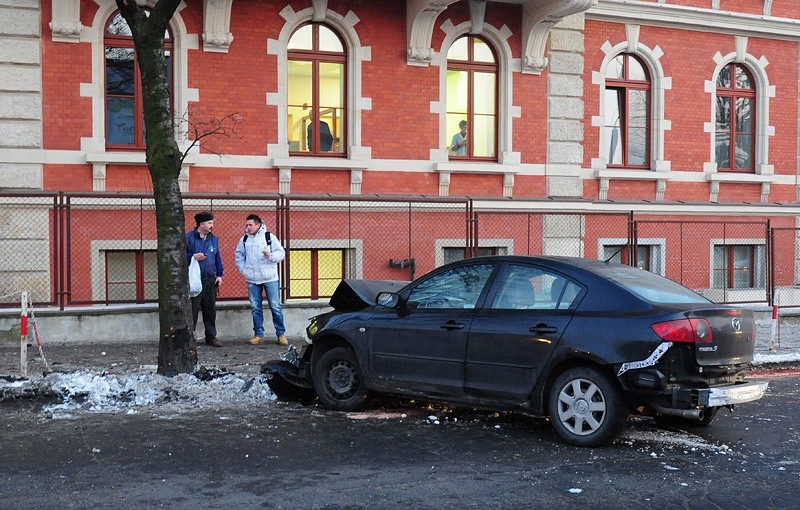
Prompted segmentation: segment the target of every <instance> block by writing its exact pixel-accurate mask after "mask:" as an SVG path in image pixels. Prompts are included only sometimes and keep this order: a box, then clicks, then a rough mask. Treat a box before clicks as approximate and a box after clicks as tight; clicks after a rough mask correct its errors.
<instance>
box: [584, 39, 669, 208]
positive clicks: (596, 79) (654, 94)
mask: <svg viewBox="0 0 800 510" xmlns="http://www.w3.org/2000/svg"><path fill="white" fill-rule="evenodd" d="M625 33H626V40H625V41H622V42H619V43H617V44H615V45H612V44H611V42H610V41H606V42H605V43H604V44H603V46H602V47H601V50H602V51H603V53H605V57H604V58H603V62H602V63H601V64H600V70H599V71H592V84H593V85H596V86H597V88H598V93H599V101H598V105H599V111H598V114H597V115H596V116H592V127H595V128H598V129H599V130H600V133H599V136H598V149H597V150H598V156H599V157H597V158H592V170H593V171H594V176H595V177H596V178H598V179H600V196H599V197H598V198H599V199H600V200H607V198H608V188H609V181H610V180H611V179H627V180H656V181H658V185H657V187H656V197H655V198H656V200H663V199H664V193H665V191H666V181H667V180H669V178H670V177H669V173H670V169H671V166H672V164H671V162H670V161H668V160H666V159H664V138H665V132H666V131H669V130H670V129H672V121H671V120H669V119H665V118H664V104H665V100H664V95H665V91H666V90H670V89H672V77H669V76H664V68H663V67H662V66H661V57H662V56H663V55H664V52H663V51H662V50H661V48H660V47H659V46H655V47H653V48H650V47H649V46H648V45H646V44H644V43H643V42H641V41H640V40H639V39H640V38H639V25H626V26H625ZM623 53H630V54H633V55H636V56H637V57H639V58H641V59H642V60H643V61H644V64H645V65H646V66H647V70H648V74H649V75H650V111H649V112H648V116H649V121H650V140H649V144H650V147H649V152H650V161H649V165H650V170H625V169H616V168H614V169H611V170H609V169H608V156H607V155H606V147H608V143H609V142H608V140H606V133H605V130H604V129H603V126H604V124H605V102H604V100H603V98H604V95H605V91H606V80H605V75H606V68H607V67H608V65H609V64H610V63H611V61H612V60H613V59H614V58H616V57H617V56H619V55H620V54H623Z"/></svg>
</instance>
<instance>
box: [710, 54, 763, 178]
mask: <svg viewBox="0 0 800 510" xmlns="http://www.w3.org/2000/svg"><path fill="white" fill-rule="evenodd" d="M755 110H756V87H755V84H754V81H753V77H752V76H751V75H750V72H749V71H748V70H747V69H745V68H744V67H743V66H741V65H738V64H729V65H727V66H725V67H724V68H722V69H721V70H720V73H719V76H718V77H717V118H716V125H715V133H716V135H715V138H714V145H715V153H716V159H717V169H718V170H728V171H734V172H735V171H739V172H742V171H752V170H753V169H754V168H755V166H754V165H755V158H754V151H755V127H754V126H755Z"/></svg>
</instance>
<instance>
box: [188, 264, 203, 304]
mask: <svg viewBox="0 0 800 510" xmlns="http://www.w3.org/2000/svg"><path fill="white" fill-rule="evenodd" d="M201 292H203V280H202V279H201V278H200V264H199V263H198V262H197V259H196V258H194V257H192V262H191V263H190V264H189V295H190V296H192V297H195V296H199V295H200V293H201Z"/></svg>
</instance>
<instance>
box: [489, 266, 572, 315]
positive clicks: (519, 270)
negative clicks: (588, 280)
mask: <svg viewBox="0 0 800 510" xmlns="http://www.w3.org/2000/svg"><path fill="white" fill-rule="evenodd" d="M580 290H581V288H580V286H579V285H577V284H576V283H574V282H571V281H569V280H567V279H566V278H564V277H563V276H561V275H557V274H554V273H549V272H547V271H544V270H542V269H540V268H537V267H532V266H522V265H512V266H511V267H510V269H509V270H508V271H507V272H506V273H505V274H504V275H503V276H502V277H501V282H500V288H499V289H498V292H497V295H496V296H495V297H494V300H493V302H492V308H494V309H497V310H566V309H568V308H570V306H572V304H573V302H574V301H575V298H577V297H578V294H580Z"/></svg>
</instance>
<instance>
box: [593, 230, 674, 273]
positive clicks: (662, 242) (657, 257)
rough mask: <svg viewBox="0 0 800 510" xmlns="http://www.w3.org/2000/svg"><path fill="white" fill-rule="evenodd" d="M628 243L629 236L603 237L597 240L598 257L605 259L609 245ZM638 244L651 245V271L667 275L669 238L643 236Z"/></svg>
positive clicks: (638, 240) (637, 241)
mask: <svg viewBox="0 0 800 510" xmlns="http://www.w3.org/2000/svg"><path fill="white" fill-rule="evenodd" d="M627 244H628V238H627V237H601V238H599V239H598V240H597V258H598V260H604V259H603V253H604V251H605V248H606V247H608V246H622V245H627ZM636 244H637V245H638V246H649V247H650V260H649V262H650V272H651V273H655V274H658V275H661V276H666V267H667V253H666V252H667V240H666V239H664V238H663V237H642V238H640V239H637V240H636Z"/></svg>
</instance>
